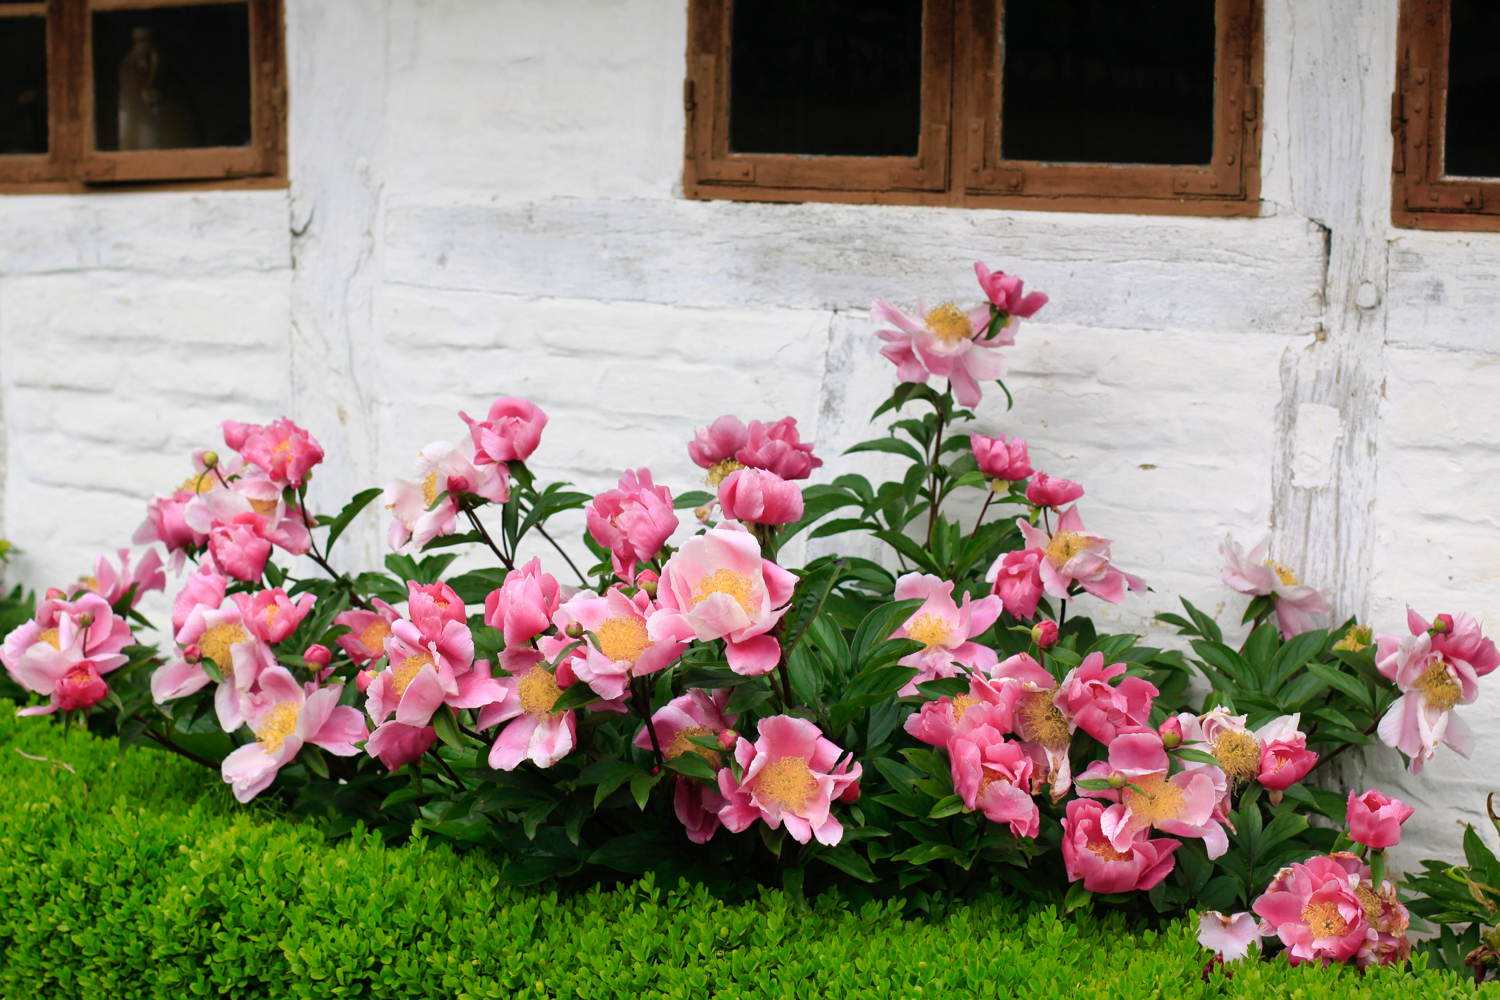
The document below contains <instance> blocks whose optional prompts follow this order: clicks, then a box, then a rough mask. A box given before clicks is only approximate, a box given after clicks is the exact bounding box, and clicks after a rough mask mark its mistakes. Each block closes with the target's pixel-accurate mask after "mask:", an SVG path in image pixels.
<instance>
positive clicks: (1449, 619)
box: [1432, 615, 1453, 634]
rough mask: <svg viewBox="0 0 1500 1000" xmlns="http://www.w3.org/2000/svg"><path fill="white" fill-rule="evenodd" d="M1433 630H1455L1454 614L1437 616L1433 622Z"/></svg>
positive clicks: (1441, 631)
mask: <svg viewBox="0 0 1500 1000" xmlns="http://www.w3.org/2000/svg"><path fill="white" fill-rule="evenodd" d="M1432 631H1433V632H1436V633H1439V634H1441V633H1444V632H1452V631H1453V616H1452V615H1438V616H1437V618H1436V619H1434V620H1433V622H1432Z"/></svg>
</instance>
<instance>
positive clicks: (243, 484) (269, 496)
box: [183, 476, 312, 581]
mask: <svg viewBox="0 0 1500 1000" xmlns="http://www.w3.org/2000/svg"><path fill="white" fill-rule="evenodd" d="M183 517H184V518H185V519H186V521H187V523H188V526H189V527H191V528H192V529H193V530H194V531H196V532H199V533H202V534H205V535H207V536H208V550H209V552H210V553H212V555H213V557H214V562H215V563H217V564H218V566H219V568H220V569H221V570H223V572H225V573H226V574H228V575H229V576H232V577H234V578H235V579H237V580H246V581H255V580H259V579H260V577H261V575H262V574H263V573H264V572H265V568H266V560H267V559H268V558H270V555H271V546H272V545H275V546H277V547H279V548H282V549H284V550H286V551H287V552H290V553H291V554H292V555H302V554H303V553H305V552H307V551H308V549H309V548H311V547H312V534H311V533H310V532H309V531H308V530H307V524H306V523H305V522H304V521H303V520H302V517H301V513H300V512H299V511H296V510H293V509H290V508H288V506H287V504H286V502H285V501H284V500H283V499H282V496H281V489H280V488H279V487H277V486H276V485H275V484H274V483H272V482H271V480H269V479H267V478H265V477H263V476H247V477H242V478H240V479H237V480H235V481H234V483H233V485H232V486H231V488H229V489H217V490H209V491H208V492H206V493H200V494H199V495H198V496H196V497H194V498H193V499H192V500H190V501H189V502H188V504H187V507H186V508H185V509H184V511H183Z"/></svg>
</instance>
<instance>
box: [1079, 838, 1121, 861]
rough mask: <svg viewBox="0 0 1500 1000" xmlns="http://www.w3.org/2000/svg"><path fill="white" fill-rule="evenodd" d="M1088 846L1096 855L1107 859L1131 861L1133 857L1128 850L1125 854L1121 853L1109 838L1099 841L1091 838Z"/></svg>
mask: <svg viewBox="0 0 1500 1000" xmlns="http://www.w3.org/2000/svg"><path fill="white" fill-rule="evenodd" d="M1088 848H1089V850H1090V851H1092V852H1093V853H1094V854H1095V855H1096V856H1098V857H1099V858H1102V859H1103V860H1105V861H1129V860H1130V857H1131V852H1129V851H1126V852H1125V853H1124V854H1121V853H1120V852H1119V851H1117V850H1115V845H1114V844H1111V843H1110V842H1109V841H1108V840H1101V841H1098V842H1097V843H1096V842H1095V841H1092V840H1091V841H1089V843H1088Z"/></svg>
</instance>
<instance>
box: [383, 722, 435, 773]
mask: <svg viewBox="0 0 1500 1000" xmlns="http://www.w3.org/2000/svg"><path fill="white" fill-rule="evenodd" d="M436 742H437V729H435V728H434V727H432V726H408V725H406V724H405V723H403V722H398V721H397V720H395V719H391V720H390V721H389V722H385V723H382V724H381V725H379V726H376V727H375V729H374V730H373V731H372V732H371V733H370V738H369V739H368V740H366V741H365V753H367V754H369V755H370V756H371V757H374V758H376V759H377V760H379V761H380V763H382V764H384V765H385V767H386V770H387V771H399V770H401V769H402V768H403V767H405V766H406V765H407V764H410V763H411V762H412V761H414V760H416V759H417V758H419V757H421V756H422V755H423V754H424V753H426V752H427V751H428V749H429V748H430V747H431V746H432V745H433V744H434V743H436Z"/></svg>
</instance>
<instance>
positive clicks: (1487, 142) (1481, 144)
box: [1443, 0, 1500, 177]
mask: <svg viewBox="0 0 1500 1000" xmlns="http://www.w3.org/2000/svg"><path fill="white" fill-rule="evenodd" d="M1452 18H1453V20H1452V26H1453V29H1452V32H1451V33H1450V35H1449V41H1448V118H1447V123H1446V128H1445V129H1444V138H1445V145H1446V147H1447V148H1446V149H1445V150H1444V158H1443V170H1444V173H1447V174H1449V175H1451V176H1454V177H1500V53H1497V52H1496V48H1495V46H1496V43H1497V41H1500V3H1497V2H1496V0H1453V7H1452Z"/></svg>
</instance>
